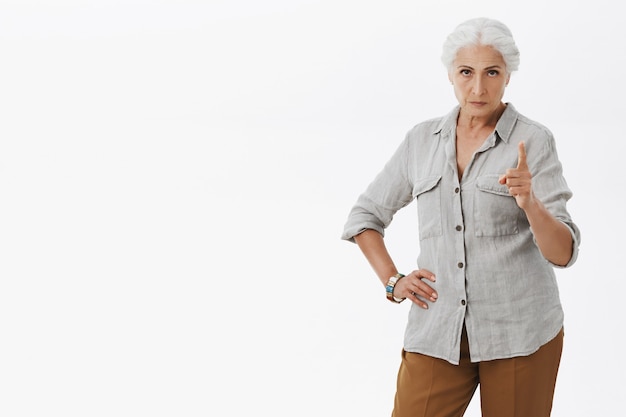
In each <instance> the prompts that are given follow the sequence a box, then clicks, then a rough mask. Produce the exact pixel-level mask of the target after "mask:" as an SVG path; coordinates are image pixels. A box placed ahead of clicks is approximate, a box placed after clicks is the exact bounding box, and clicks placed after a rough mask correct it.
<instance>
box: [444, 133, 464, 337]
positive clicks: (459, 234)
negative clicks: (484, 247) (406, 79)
mask: <svg viewBox="0 0 626 417" xmlns="http://www.w3.org/2000/svg"><path fill="white" fill-rule="evenodd" d="M445 149H446V153H447V160H448V173H449V175H450V179H451V180H450V182H449V184H451V189H449V190H443V191H444V192H447V193H451V194H452V196H451V198H450V199H449V200H448V201H450V200H451V208H452V212H453V221H452V223H451V224H450V225H449V226H448V227H453V228H454V230H452V231H451V233H452V236H453V239H452V242H453V247H454V256H453V257H451V258H450V260H449V262H452V263H454V265H451V268H450V271H455V273H454V276H453V277H452V278H453V279H454V281H455V285H454V287H455V288H456V289H457V291H456V297H457V299H456V301H455V302H456V303H457V306H458V308H459V309H460V310H459V313H458V317H459V323H458V327H457V335H455V336H456V337H455V339H456V340H458V344H459V345H458V346H457V347H455V349H456V348H458V349H460V340H461V332H462V331H463V322H464V321H465V314H466V310H467V293H466V285H465V279H466V277H465V264H466V255H465V221H464V218H463V207H462V185H461V184H462V181H459V174H458V167H457V161H456V131H455V129H453V130H452V132H451V135H450V137H449V138H448V141H447V146H446V148H445Z"/></svg>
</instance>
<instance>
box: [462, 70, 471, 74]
mask: <svg viewBox="0 0 626 417" xmlns="http://www.w3.org/2000/svg"><path fill="white" fill-rule="evenodd" d="M470 74H471V71H470V70H468V69H462V70H461V75H470Z"/></svg>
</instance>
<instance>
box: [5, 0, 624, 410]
mask: <svg viewBox="0 0 626 417" xmlns="http://www.w3.org/2000/svg"><path fill="white" fill-rule="evenodd" d="M476 16H490V17H494V18H498V19H501V20H503V21H504V22H505V23H506V24H507V25H509V27H510V28H511V30H512V31H513V33H514V36H515V37H516V40H517V43H518V45H519V47H520V49H521V54H522V55H521V67H520V71H519V72H518V73H516V74H515V75H514V76H513V79H512V81H511V83H510V87H509V88H508V90H507V95H506V96H505V99H506V100H507V101H510V102H513V103H514V104H515V105H516V107H517V108H518V109H519V110H520V111H521V112H522V113H524V114H526V115H527V116H529V117H531V118H534V119H536V120H538V121H540V122H542V123H544V124H545V125H547V126H548V127H549V128H550V129H551V130H552V131H553V133H554V134H555V136H556V139H557V145H558V149H559V153H560V157H561V160H562V162H563V166H564V170H565V175H566V178H567V180H568V183H569V185H570V187H571V188H572V190H573V191H574V198H573V199H572V200H571V202H570V206H569V208H570V211H571V213H572V214H573V216H574V218H575V220H576V221H577V223H578V224H579V226H580V228H581V230H582V235H583V241H582V246H581V252H580V258H579V261H578V263H577V264H576V265H575V266H574V267H572V268H571V269H568V270H559V271H558V272H557V273H558V277H559V283H560V287H561V296H562V301H563V305H564V309H565V314H566V344H565V350H564V354H563V360H562V366H561V371H560V375H559V380H558V385H557V393H556V397H555V404H554V412H553V415H554V416H555V417H559V416H567V417H576V416H589V415H594V416H612V415H617V413H618V411H617V410H620V409H621V396H622V393H623V392H624V389H625V388H626V383H625V382H624V370H625V369H624V365H623V361H622V358H621V354H620V352H621V350H622V349H621V347H622V346H621V345H620V344H619V341H618V337H619V336H621V335H620V331H621V330H622V329H623V328H624V327H623V320H622V317H623V315H624V314H623V310H622V308H621V304H622V302H623V294H624V289H625V288H626V286H625V285H624V278H625V273H624V268H623V262H622V260H623V258H622V256H623V252H624V245H623V243H622V242H621V240H622V239H621V237H622V236H623V235H624V233H626V230H625V226H624V223H623V221H622V219H623V217H624V216H623V208H621V207H620V203H622V202H623V197H621V195H622V194H623V191H622V187H623V180H622V178H623V170H622V165H623V164H622V152H623V146H622V144H621V142H622V141H623V128H622V123H621V118H623V114H624V110H625V109H624V104H623V100H622V99H623V96H624V90H623V82H621V80H622V76H621V72H622V68H623V67H624V64H625V59H624V56H625V54H624V50H623V46H622V40H623V39H624V38H625V35H626V34H625V33H624V25H623V18H622V16H623V14H622V13H621V11H618V8H617V3H615V2H612V1H609V0H599V1H594V2H587V1H584V2H583V1H557V2H545V1H538V0H531V1H525V2H520V1H516V2H513V1H495V0H492V1H486V0H482V1H474V2H466V1H457V0H445V1H441V0H436V1H435V0H429V1H405V0H390V1H385V2H382V1H377V2H374V1H363V0H361V1H356V0H332V1H331V0H319V1H314V0H308V1H307V0H269V1H265V2H255V1H251V0H242V1H233V0H230V1H226V0H216V1H200V0H198V1H192V0H177V1H175V0H162V1H148V0H143V1H142V0H126V1H105V0H93V1H78V0H74V1H71V0H67V1H43V0H40V1H29V0H20V1H17V0H15V1H2V2H1V3H0V53H1V55H0V56H1V62H2V65H0V80H1V87H0V414H2V415H3V416H11V417H14V416H15V417H16V416H42V415H63V416H66V417H69V416H111V415H115V416H139V415H142V416H143V415H146V416H147V415H149V416H246V415H277V416H293V415H296V416H341V415H358V416H372V417H374V416H384V415H389V414H390V410H391V406H392V401H393V393H394V383H395V376H396V370H397V366H398V363H399V353H400V349H401V341H402V333H403V329H404V324H405V319H406V314H407V311H408V310H407V309H408V305H407V304H402V305H399V306H393V305H390V304H389V303H388V302H387V301H386V300H384V297H383V294H382V291H383V290H382V288H381V285H380V283H379V282H378V281H377V279H376V278H375V276H374V274H373V273H372V272H371V270H370V268H369V266H368V265H367V263H366V261H365V260H364V258H363V257H362V256H361V255H360V253H359V252H358V249H357V248H356V246H354V245H351V244H349V243H347V242H343V241H340V240H339V236H340V233H341V230H342V227H343V223H344V221H345V218H346V216H347V214H348V211H349V209H350V207H351V205H352V203H353V202H354V200H355V199H356V197H357V196H358V194H359V193H360V192H361V191H362V190H363V189H364V187H365V186H366V185H367V183H369V181H370V180H371V179H372V178H373V176H374V175H375V174H376V173H377V172H378V170H379V169H380V168H381V167H382V165H383V163H384V162H386V159H387V158H388V157H389V156H390V155H391V152H393V150H394V149H395V148H396V146H397V145H398V144H399V142H400V141H401V140H402V138H403V137H404V134H405V133H406V131H407V130H408V129H410V128H411V127H412V126H413V125H415V124H416V123H418V122H420V121H422V120H424V119H426V118H430V117H434V116H439V115H441V114H443V113H445V112H447V111H449V110H450V108H451V107H452V106H453V105H455V104H456V102H455V99H454V95H453V93H452V90H451V87H450V86H449V83H448V82H447V78H446V74H445V70H444V68H443V66H442V65H441V63H440V61H439V54H440V47H441V44H442V42H443V40H444V38H445V36H446V35H447V33H449V32H450V31H451V30H452V29H453V28H454V26H456V24H458V23H460V22H461V21H462V20H465V19H467V18H471V17H476ZM415 221H416V218H415V213H414V206H409V207H408V208H407V209H405V210H404V211H402V212H400V213H398V215H397V217H396V219H395V220H394V223H393V224H392V225H391V227H390V229H389V231H388V237H389V239H388V244H389V247H390V250H391V251H392V254H393V255H394V258H395V260H396V263H397V264H398V265H399V267H400V268H401V269H402V270H410V269H412V268H413V267H414V266H415V265H414V264H415V257H416V253H417V251H418V250H419V247H418V242H417V238H416V225H415ZM476 398H477V397H476ZM479 415H480V412H479V409H478V405H477V401H473V402H472V405H471V406H470V410H469V411H468V413H467V416H469V417H476V416H479Z"/></svg>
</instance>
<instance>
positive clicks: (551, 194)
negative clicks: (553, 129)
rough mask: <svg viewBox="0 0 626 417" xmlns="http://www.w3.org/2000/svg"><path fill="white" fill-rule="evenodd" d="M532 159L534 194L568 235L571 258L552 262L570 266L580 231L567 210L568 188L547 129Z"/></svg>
mask: <svg viewBox="0 0 626 417" xmlns="http://www.w3.org/2000/svg"><path fill="white" fill-rule="evenodd" d="M533 160H535V161H536V163H535V164H533V166H531V167H530V169H531V173H532V175H533V190H534V192H535V195H536V196H537V198H539V200H540V201H541V202H542V203H543V205H544V206H545V207H546V209H547V210H548V211H549V212H550V213H551V214H552V215H553V216H554V217H555V218H556V219H557V220H559V221H560V222H562V223H563V224H565V226H567V228H568V229H569V231H570V233H571V235H572V257H571V258H570V260H569V262H568V263H567V264H566V265H557V264H552V265H553V266H554V267H556V268H567V267H570V266H572V265H573V264H574V263H575V262H576V259H577V258H578V248H579V246H580V230H579V229H578V226H576V224H575V223H574V221H573V220H572V217H571V216H570V214H569V212H568V211H567V201H568V200H569V199H570V198H572V191H571V190H570V188H569V186H568V185H567V182H566V181H565V177H564V176H563V167H562V164H561V162H560V161H559V157H558V154H557V150H556V143H555V141H554V137H553V136H552V133H550V132H549V131H548V132H547V140H545V141H544V146H543V149H540V152H539V154H538V155H537V157H536V158H533Z"/></svg>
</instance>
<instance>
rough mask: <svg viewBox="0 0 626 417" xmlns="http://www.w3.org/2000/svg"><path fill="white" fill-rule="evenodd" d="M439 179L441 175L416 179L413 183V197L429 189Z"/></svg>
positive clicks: (434, 185) (435, 184) (437, 182)
mask: <svg viewBox="0 0 626 417" xmlns="http://www.w3.org/2000/svg"><path fill="white" fill-rule="evenodd" d="M440 180H441V175H438V176H435V177H427V178H423V179H421V180H419V181H417V182H416V183H415V184H414V185H413V198H415V197H417V196H418V195H420V194H423V193H425V192H426V191H430V190H432V189H433V188H435V187H436V186H437V184H439V181H440Z"/></svg>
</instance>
